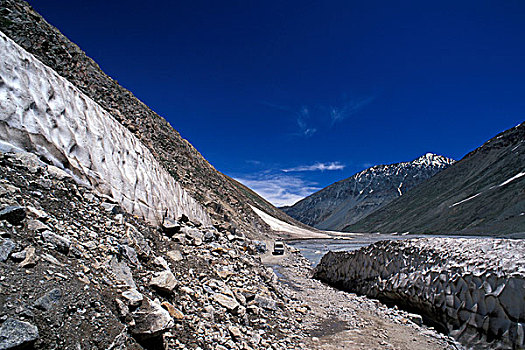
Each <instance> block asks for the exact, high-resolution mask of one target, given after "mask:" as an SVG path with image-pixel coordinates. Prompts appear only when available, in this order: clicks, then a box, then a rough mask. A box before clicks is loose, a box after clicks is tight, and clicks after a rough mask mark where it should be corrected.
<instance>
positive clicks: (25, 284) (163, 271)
mask: <svg viewBox="0 0 525 350" xmlns="http://www.w3.org/2000/svg"><path fill="white" fill-rule="evenodd" d="M0 208H2V210H1V211H0V234H1V238H0V271H2V273H1V276H0V349H18V348H23V347H24V346H28V347H31V346H32V347H33V348H34V349H144V348H146V349H164V348H168V349H217V350H224V349H305V348H306V349H316V348H320V349H321V348H328V349H363V348H367V349H368V348H378V349H379V348H389V349H410V348H413V347H412V346H411V345H413V344H420V345H424V348H428V349H443V348H449V347H450V348H455V345H454V344H453V343H451V342H450V339H448V338H446V337H443V336H440V335H438V334H436V333H435V332H434V331H432V330H428V329H426V328H421V327H420V326H418V325H416V324H415V323H414V322H413V321H415V322H419V319H418V318H417V317H413V316H410V315H408V314H406V313H404V312H401V311H399V310H395V309H389V308H386V307H384V306H381V305H380V304H379V303H377V302H374V301H371V300H368V299H366V298H363V297H358V296H356V295H355V294H348V293H343V292H339V291H337V290H335V289H333V288H330V287H328V286H326V285H323V284H322V283H320V282H319V281H315V280H312V279H311V278H310V268H309V263H308V261H306V260H305V259H304V258H302V257H301V256H300V255H298V253H297V252H295V253H292V252H287V254H286V255H285V257H284V258H280V260H279V259H277V260H274V261H273V260H271V259H274V258H272V257H271V254H268V253H266V254H262V255H261V254H260V253H261V250H262V249H263V245H262V244H261V243H260V242H257V241H252V240H250V239H248V238H246V237H243V236H242V235H241V234H239V233H237V234H232V233H231V232H229V231H227V230H224V229H223V228H221V227H203V226H199V225H196V224H193V223H192V222H190V221H188V220H187V219H186V218H184V217H182V218H181V220H179V221H178V222H170V223H169V224H165V225H164V227H162V228H156V227H153V226H150V225H148V224H147V223H145V222H144V221H142V220H140V219H138V218H137V217H133V216H131V215H129V214H127V213H125V212H123V211H122V210H121V209H120V207H119V206H118V205H117V204H116V203H115V202H113V201H112V200H111V199H110V198H107V197H104V196H100V195H97V194H96V193H94V192H92V191H91V190H90V189H89V188H87V187H84V186H82V185H79V184H78V183H76V182H75V181H73V179H72V178H71V177H70V176H69V175H68V174H67V173H65V172H63V171H62V170H60V169H58V168H56V167H54V166H50V165H46V164H44V163H42V162H40V161H39V160H38V158H37V157H36V156H34V155H31V154H3V153H0ZM261 257H262V258H263V259H264V260H265V261H266V263H267V264H271V265H275V264H276V265H275V266H273V267H274V268H276V269H278V271H280V272H279V273H278V274H279V276H280V277H279V278H278V277H277V275H276V274H275V273H274V271H273V270H272V268H271V267H269V265H264V264H263V262H262V261H261ZM268 259H270V260H268Z"/></svg>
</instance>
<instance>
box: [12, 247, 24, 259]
mask: <svg viewBox="0 0 525 350" xmlns="http://www.w3.org/2000/svg"><path fill="white" fill-rule="evenodd" d="M26 255H27V253H26V251H25V250H22V251H19V252H16V253H13V254H11V259H13V260H14V261H22V260H24V259H25V258H26Z"/></svg>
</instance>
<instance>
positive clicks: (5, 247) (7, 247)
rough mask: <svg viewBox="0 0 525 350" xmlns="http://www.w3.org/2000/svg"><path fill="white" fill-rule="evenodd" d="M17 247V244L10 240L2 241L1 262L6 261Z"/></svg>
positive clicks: (0, 249)
mask: <svg viewBox="0 0 525 350" xmlns="http://www.w3.org/2000/svg"><path fill="white" fill-rule="evenodd" d="M15 247H16V245H15V242H13V241H12V240H10V239H4V240H0V261H1V262H4V261H6V260H7V259H8V258H9V255H10V254H11V252H12V251H13V249H15Z"/></svg>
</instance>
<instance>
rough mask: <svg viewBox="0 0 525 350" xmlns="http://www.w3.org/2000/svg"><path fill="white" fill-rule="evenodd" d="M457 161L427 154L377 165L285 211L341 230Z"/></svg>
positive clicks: (300, 218)
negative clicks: (408, 159)
mask: <svg viewBox="0 0 525 350" xmlns="http://www.w3.org/2000/svg"><path fill="white" fill-rule="evenodd" d="M454 162H455V161H454V160H453V159H450V158H447V157H444V156H441V155H437V154H434V153H426V154H424V155H422V156H420V157H418V158H416V159H414V160H413V161H410V162H401V163H395V164H386V165H385V164H383V165H376V166H373V167H371V168H368V169H365V170H363V171H361V172H359V173H357V174H355V175H353V176H351V177H349V178H347V179H344V180H341V181H339V182H336V183H334V184H332V185H330V186H328V187H326V188H324V189H322V190H321V191H318V192H316V193H314V194H312V195H310V196H309V197H306V198H305V199H303V200H301V201H299V202H298V203H296V204H295V205H293V206H291V207H288V208H284V209H283V210H284V211H285V212H286V213H287V214H288V215H290V216H292V217H293V218H295V219H297V220H299V221H302V222H304V223H305V224H308V225H311V226H314V227H317V228H320V229H328V230H339V229H342V228H343V227H344V226H346V225H348V224H349V223H353V222H356V221H357V220H359V219H361V218H364V217H366V216H367V215H369V214H371V213H372V212H374V211H376V210H377V209H379V208H380V207H382V206H383V205H385V204H387V203H389V202H391V201H392V200H394V199H396V198H398V197H400V196H402V195H403V194H404V193H406V192H407V191H408V190H410V189H411V188H412V187H414V186H416V185H418V184H420V183H421V182H423V181H424V180H426V179H428V178H430V177H432V176H433V175H435V174H436V173H438V172H440V171H441V170H443V169H445V168H447V167H448V166H450V165H451V164H453V163H454Z"/></svg>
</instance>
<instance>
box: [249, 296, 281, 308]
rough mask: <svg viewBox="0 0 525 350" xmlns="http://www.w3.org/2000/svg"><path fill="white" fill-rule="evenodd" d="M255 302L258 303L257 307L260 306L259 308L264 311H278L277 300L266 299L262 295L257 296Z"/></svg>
mask: <svg viewBox="0 0 525 350" xmlns="http://www.w3.org/2000/svg"><path fill="white" fill-rule="evenodd" d="M254 300H255V302H256V303H257V305H259V307H262V308H263V309H268V310H277V303H276V302H275V300H272V299H269V298H265V297H263V296H261V295H256V296H255V299H254Z"/></svg>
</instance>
